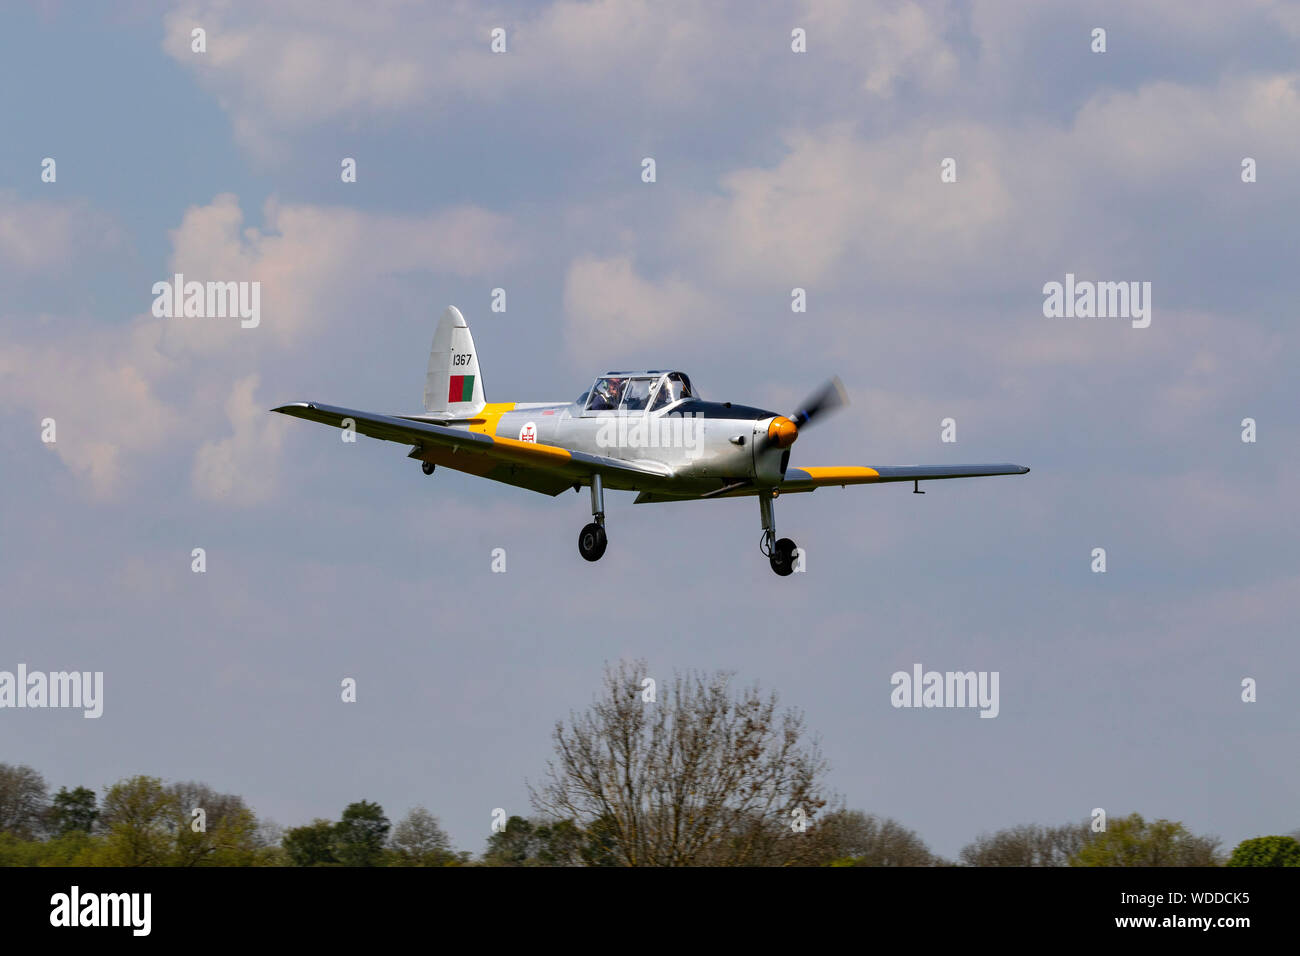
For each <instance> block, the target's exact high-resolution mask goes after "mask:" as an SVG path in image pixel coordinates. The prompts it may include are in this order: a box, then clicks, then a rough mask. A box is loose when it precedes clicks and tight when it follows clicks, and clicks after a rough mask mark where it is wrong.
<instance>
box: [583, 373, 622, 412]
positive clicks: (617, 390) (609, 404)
mask: <svg viewBox="0 0 1300 956" xmlns="http://www.w3.org/2000/svg"><path fill="white" fill-rule="evenodd" d="M623 384H624V381H623V379H621V378H617V377H611V378H602V379H601V380H600V381H598V382H597V383H596V390H595V394H593V395H592V396H591V404H590V405H589V406H588V407H589V408H592V409H601V410H610V409H615V408H618V401H619V399H620V398H621V397H622V395H623Z"/></svg>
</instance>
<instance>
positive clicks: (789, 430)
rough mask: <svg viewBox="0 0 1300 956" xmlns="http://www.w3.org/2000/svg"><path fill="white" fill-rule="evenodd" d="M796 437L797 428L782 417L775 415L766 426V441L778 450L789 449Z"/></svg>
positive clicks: (797, 433)
mask: <svg viewBox="0 0 1300 956" xmlns="http://www.w3.org/2000/svg"><path fill="white" fill-rule="evenodd" d="M798 437H799V426H798V425H796V424H795V423H794V422H792V421H790V419H788V418H786V417H785V416H784V415H777V416H776V417H775V418H773V419H772V422H771V424H770V425H768V426H767V439H768V441H771V442H775V443H776V446H777V447H778V448H789V447H790V446H791V445H793V444H794V440H795V439H796V438H798Z"/></svg>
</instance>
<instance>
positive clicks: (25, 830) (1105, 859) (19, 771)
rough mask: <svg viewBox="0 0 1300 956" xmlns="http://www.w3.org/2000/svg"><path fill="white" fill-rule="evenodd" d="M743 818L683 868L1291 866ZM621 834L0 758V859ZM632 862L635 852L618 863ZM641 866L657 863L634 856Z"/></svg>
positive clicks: (594, 842)
mask: <svg viewBox="0 0 1300 956" xmlns="http://www.w3.org/2000/svg"><path fill="white" fill-rule="evenodd" d="M769 824H770V821H766V820H764V819H760V818H759V817H753V818H749V819H746V818H744V817H742V818H741V819H739V820H733V821H731V822H730V823H729V824H728V825H727V826H726V827H724V828H722V829H721V830H720V831H719V832H718V833H717V834H715V836H714V838H713V839H711V840H710V841H708V845H707V846H705V847H703V848H702V849H701V851H700V852H699V853H698V854H697V855H696V856H695V857H693V858H692V859H690V860H686V861H683V862H684V863H686V864H688V865H729V864H735V863H737V862H738V861H743V862H744V863H746V864H748V865H769V866H976V867H983V866H1221V865H1227V866H1300V842H1297V840H1296V838H1295V836H1294V835H1292V836H1267V837H1259V838H1256V839H1251V840H1245V841H1243V842H1242V843H1241V844H1239V845H1238V846H1237V847H1236V848H1235V849H1234V850H1233V851H1232V853H1231V854H1224V853H1222V852H1221V851H1220V849H1219V841H1218V840H1217V839H1216V838H1213V837H1208V836H1199V835H1196V834H1193V833H1191V832H1190V831H1188V829H1187V828H1186V827H1185V826H1184V825H1183V824H1181V823H1176V822H1173V821H1170V820H1163V819H1162V820H1154V821H1147V820H1145V819H1144V818H1143V817H1142V816H1140V815H1139V814H1131V815H1129V816H1126V817H1120V818H1116V819H1112V820H1111V821H1109V822H1108V824H1107V826H1106V829H1105V830H1104V831H1102V832H1094V831H1093V829H1092V827H1091V825H1090V824H1089V823H1088V822H1087V821H1084V822H1080V823H1077V824H1073V823H1072V824H1064V825H1062V826H1058V827H1044V826H1019V827H1012V828H1009V829H1005V830H999V831H997V832H996V833H990V834H983V835H981V836H979V837H978V838H977V839H975V840H974V841H973V842H972V843H970V844H968V845H967V846H965V847H963V848H962V850H961V853H960V854H959V855H958V859H957V860H956V861H949V860H945V859H943V858H941V857H939V856H937V855H935V854H933V853H932V852H931V851H930V850H929V848H928V847H927V846H926V844H925V842H924V841H923V840H922V839H921V838H920V836H918V835H917V834H916V833H915V832H914V831H912V830H909V829H908V828H907V827H905V826H903V825H902V824H900V823H898V822H897V821H895V820H891V819H882V818H879V817H876V816H874V815H871V814H867V813H863V812H861V811H858V810H847V809H843V808H836V809H830V810H828V811H827V812H824V813H822V814H821V815H820V816H819V817H818V818H816V819H812V818H810V819H809V820H808V821H807V823H806V826H804V827H803V828H802V829H801V828H800V827H799V826H797V825H787V824H785V823H784V822H783V823H782V824H781V825H780V826H779V827H773V826H771V825H769ZM626 842H627V839H626V835H625V833H624V832H623V828H622V827H621V825H620V822H619V820H618V818H617V815H616V814H613V813H611V814H607V815H603V816H597V817H596V818H595V819H593V820H591V821H590V822H589V823H587V824H586V825H585V826H584V825H580V824H579V823H577V822H576V821H575V820H573V819H551V818H546V817H542V816H534V817H529V818H525V817H519V816H514V817H511V818H510V819H509V820H508V821H506V825H505V827H504V829H503V830H501V831H500V832H497V833H493V834H492V835H491V836H490V837H489V838H488V840H487V845H486V847H485V848H484V850H483V852H482V853H481V854H480V856H479V857H478V858H473V857H472V856H471V854H470V853H468V852H466V851H457V850H455V849H453V848H452V846H451V840H450V839H449V838H448V836H447V834H446V832H445V831H443V829H442V827H441V826H440V825H439V823H438V820H437V818H436V817H435V816H434V815H433V814H431V813H430V812H429V811H428V810H426V809H424V808H423V807H416V808H415V809H413V810H411V811H410V812H409V813H407V814H406V816H405V817H403V818H402V819H401V820H400V821H398V822H397V823H396V824H395V825H393V824H391V823H390V821H389V819H388V817H387V815H386V814H385V813H384V810H383V808H382V807H381V806H379V804H377V803H371V802H369V801H366V800H361V801H358V802H356V803H352V804H349V805H348V806H347V807H345V808H344V810H343V812H342V813H341V814H340V816H339V819H338V820H337V821H331V820H325V819H316V820H313V821H312V822H311V823H308V824H306V825H304V826H299V827H293V828H291V829H288V830H283V829H281V828H280V827H279V826H277V825H276V824H274V823H271V822H268V821H259V820H258V819H257V817H256V816H255V814H254V813H253V811H252V810H251V809H250V808H249V807H248V806H247V805H246V804H245V802H244V800H243V799H242V798H241V797H239V796H237V795H235V794H228V793H221V792H218V791H216V790H214V789H213V788H211V787H209V786H208V785H206V784H202V783H195V782H184V783H172V784H164V783H163V782H162V781H161V780H159V779H158V778H155V777H147V776H137V777H131V778H128V779H126V780H122V781H120V782H118V783H116V784H114V785H112V786H111V787H108V788H106V790H105V791H104V795H103V798H102V800H101V799H100V798H99V796H98V795H97V794H96V793H95V791H93V790H91V789H90V788H88V787H84V786H82V787H76V788H74V789H72V790H69V789H68V788H66V787H64V788H60V789H59V791H58V792H57V793H54V794H52V795H51V794H50V793H49V791H48V788H47V787H46V784H45V781H44V779H43V778H42V776H41V775H40V774H39V773H38V772H37V771H35V770H34V769H32V768H31V767H25V766H11V765H9V764H0V865H3V866H620V865H627V864H628V863H629V862H630V861H629V860H628V853H627V847H626V845H625V844H626ZM631 862H636V861H631ZM640 862H642V863H645V864H647V865H665V864H664V861H662V860H651V859H645V860H642V861H640Z"/></svg>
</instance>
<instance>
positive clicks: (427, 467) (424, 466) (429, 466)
mask: <svg viewBox="0 0 1300 956" xmlns="http://www.w3.org/2000/svg"><path fill="white" fill-rule="evenodd" d="M420 470H421V471H422V472H424V473H425V474H426V475H432V474H433V462H431V461H422V462H420Z"/></svg>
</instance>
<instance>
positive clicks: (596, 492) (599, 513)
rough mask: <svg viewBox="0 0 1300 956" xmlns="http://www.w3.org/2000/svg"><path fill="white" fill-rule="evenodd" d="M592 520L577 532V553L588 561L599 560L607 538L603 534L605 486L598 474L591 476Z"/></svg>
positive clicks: (607, 542)
mask: <svg viewBox="0 0 1300 956" xmlns="http://www.w3.org/2000/svg"><path fill="white" fill-rule="evenodd" d="M591 517H592V522H591V524H589V525H586V526H584V527H583V529H582V530H581V531H580V532H578V553H579V554H581V555H582V556H583V557H584V558H586V559H587V560H588V561H599V560H600V557H601V555H603V554H604V553H605V545H607V544H609V539H608V538H607V537H606V536H605V487H604V485H602V484H601V482H600V475H592V476H591Z"/></svg>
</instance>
